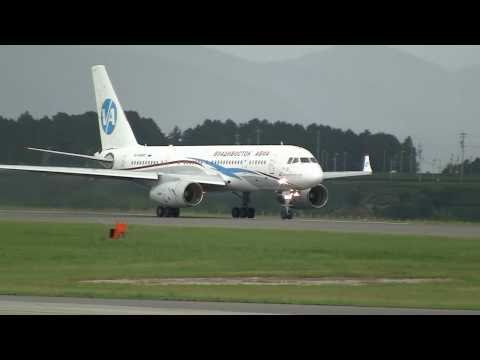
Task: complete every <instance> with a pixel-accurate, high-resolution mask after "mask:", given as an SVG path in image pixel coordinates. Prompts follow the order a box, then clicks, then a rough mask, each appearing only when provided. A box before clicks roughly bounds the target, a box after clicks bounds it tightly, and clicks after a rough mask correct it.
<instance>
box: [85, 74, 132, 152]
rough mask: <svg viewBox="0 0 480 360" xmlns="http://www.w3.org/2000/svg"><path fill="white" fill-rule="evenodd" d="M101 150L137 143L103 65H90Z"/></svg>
mask: <svg viewBox="0 0 480 360" xmlns="http://www.w3.org/2000/svg"><path fill="white" fill-rule="evenodd" d="M92 75H93V85H94V87H95V97H96V100H97V113H98V125H99V129H100V139H101V141H102V150H107V149H118V148H122V147H128V146H136V145H138V143H137V140H136V139H135V135H134V134H133V131H132V128H131V127H130V124H129V123H128V120H127V118H126V116H125V113H124V112H123V109H122V106H121V105H120V102H119V101H118V99H117V95H116V94H115V90H113V86H112V83H111V82H110V79H109V77H108V74H107V70H105V66H103V65H97V66H93V67H92Z"/></svg>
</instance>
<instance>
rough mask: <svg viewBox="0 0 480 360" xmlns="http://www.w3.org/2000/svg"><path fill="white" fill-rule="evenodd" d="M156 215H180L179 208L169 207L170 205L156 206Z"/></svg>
mask: <svg viewBox="0 0 480 360" xmlns="http://www.w3.org/2000/svg"><path fill="white" fill-rule="evenodd" d="M157 216H158V217H176V218H178V217H179V216H180V209H179V208H171V207H163V206H159V207H157Z"/></svg>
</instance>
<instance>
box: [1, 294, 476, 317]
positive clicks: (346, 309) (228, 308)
mask: <svg viewBox="0 0 480 360" xmlns="http://www.w3.org/2000/svg"><path fill="white" fill-rule="evenodd" d="M0 315H480V311H467V310H428V309H396V308H368V307H353V306H323V305H281V304H242V303H220V302H190V301H160V300H117V299H114V300H106V299H82V298H53V297H33V296H5V295H3V296H2V295H0Z"/></svg>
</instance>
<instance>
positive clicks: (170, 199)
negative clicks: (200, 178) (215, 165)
mask: <svg viewBox="0 0 480 360" xmlns="http://www.w3.org/2000/svg"><path fill="white" fill-rule="evenodd" d="M150 198H151V199H152V200H154V201H156V202H158V203H159V204H160V205H162V206H169V207H177V208H182V207H194V206H197V205H198V204H200V203H201V202H202V200H203V188H202V186H201V185H200V184H198V183H189V182H186V181H175V182H173V181H172V182H166V183H163V184H159V185H157V186H155V187H153V188H152V189H151V190H150Z"/></svg>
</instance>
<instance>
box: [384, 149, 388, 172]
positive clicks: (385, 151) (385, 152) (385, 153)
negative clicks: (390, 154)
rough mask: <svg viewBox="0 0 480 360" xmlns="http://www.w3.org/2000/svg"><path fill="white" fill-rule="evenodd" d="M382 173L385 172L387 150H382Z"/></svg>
mask: <svg viewBox="0 0 480 360" xmlns="http://www.w3.org/2000/svg"><path fill="white" fill-rule="evenodd" d="M383 172H387V150H383Z"/></svg>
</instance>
